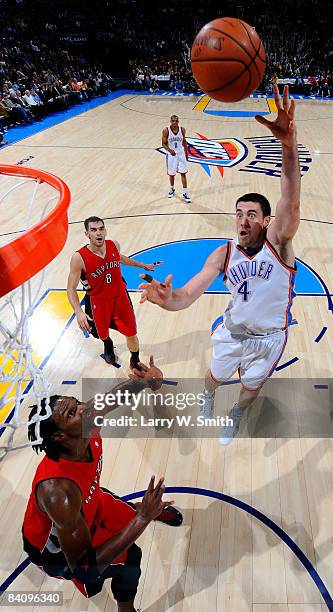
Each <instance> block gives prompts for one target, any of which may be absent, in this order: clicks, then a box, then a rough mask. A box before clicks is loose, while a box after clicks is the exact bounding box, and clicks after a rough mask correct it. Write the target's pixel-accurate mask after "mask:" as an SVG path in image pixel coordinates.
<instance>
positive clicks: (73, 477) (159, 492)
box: [22, 356, 182, 612]
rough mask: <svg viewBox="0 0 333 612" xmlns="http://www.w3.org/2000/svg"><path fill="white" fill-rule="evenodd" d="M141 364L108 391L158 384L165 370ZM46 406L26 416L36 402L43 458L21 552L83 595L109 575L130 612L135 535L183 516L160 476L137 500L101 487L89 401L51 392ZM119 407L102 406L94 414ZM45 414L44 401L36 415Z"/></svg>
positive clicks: (32, 429) (124, 611)
mask: <svg viewBox="0 0 333 612" xmlns="http://www.w3.org/2000/svg"><path fill="white" fill-rule="evenodd" d="M140 366H141V370H140V371H139V370H134V371H133V373H132V374H131V375H130V379H131V380H128V381H125V382H122V383H120V384H118V385H117V386H115V387H114V388H113V389H112V391H111V393H113V395H114V397H115V398H117V399H118V398H119V391H121V392H125V393H126V392H129V393H131V394H137V393H139V392H140V391H142V390H143V389H144V388H146V387H150V388H151V389H152V390H154V391H156V390H157V389H159V388H160V386H161V385H162V382H163V375H162V372H161V370H159V369H158V368H156V367H155V365H154V359H153V357H152V356H151V358H150V364H149V367H147V366H145V365H144V364H141V363H140ZM49 405H50V409H51V415H50V416H49V417H48V418H46V419H43V420H41V421H40V423H39V425H37V423H36V422H35V421H34V422H31V421H32V420H33V419H34V417H35V416H36V415H37V414H38V408H37V406H33V407H32V410H31V413H30V415H29V422H30V425H29V428H28V435H29V439H30V440H31V441H33V442H34V441H37V439H38V438H37V427H38V426H39V427H40V437H41V439H42V442H41V443H40V444H35V445H34V446H33V448H34V449H35V450H36V452H37V453H38V452H40V451H44V452H45V455H46V456H45V457H44V458H43V459H42V461H41V463H40V464H39V466H38V467H37V470H36V474H35V477H34V479H33V482H32V491H31V494H30V498H29V501H28V505H27V509H26V512H25V516H24V522H23V529H22V531H23V542H24V550H25V551H26V552H27V553H28V556H29V559H30V561H32V562H33V563H35V564H36V565H38V566H39V567H41V568H42V569H43V570H44V571H45V572H46V573H47V574H48V575H49V576H54V577H58V578H59V577H61V578H64V579H66V580H72V581H73V582H74V583H75V585H76V586H77V588H78V589H79V590H80V591H81V593H83V595H85V597H91V596H92V595H95V594H96V593H98V592H99V591H100V590H101V589H102V586H103V583H104V581H105V580H106V579H107V578H112V582H111V590H112V593H113V595H114V597H115V599H116V601H117V602H118V610H119V612H133V611H135V608H134V598H135V595H136V592H137V587H138V582H139V578H140V574H141V570H140V561H141V550H140V548H139V547H138V546H137V545H136V544H135V541H136V540H137V538H138V537H139V536H140V535H141V533H142V532H143V531H144V530H145V529H146V527H147V525H148V524H149V523H150V522H151V521H152V520H159V521H161V522H164V523H166V524H168V525H171V526H177V525H180V524H181V523H182V515H181V513H180V512H179V511H178V510H176V509H175V508H173V507H172V506H171V504H172V503H173V502H170V501H163V500H162V497H163V493H164V490H165V486H164V479H163V478H160V480H159V481H158V483H157V484H156V485H155V477H154V476H152V477H151V480H150V483H149V486H148V489H147V491H146V493H145V496H144V498H143V500H142V502H141V503H140V504H136V505H134V504H129V503H126V502H124V501H123V500H121V499H120V498H119V497H118V496H117V495H114V493H111V492H110V491H108V490H107V489H104V488H102V487H100V484H99V480H100V475H101V469H102V440H101V437H100V435H99V430H97V428H95V427H94V426H93V422H94V410H93V401H90V402H88V403H86V404H84V403H82V402H80V401H79V400H77V399H76V398H74V397H66V396H62V395H53V396H52V397H51V398H50V402H49ZM118 405H120V400H118ZM117 407H118V406H117V405H116V406H113V407H112V408H110V406H106V407H105V408H104V409H103V410H99V411H98V415H102V416H104V415H105V414H107V413H108V412H110V411H111V410H114V409H115V408H117ZM46 414H47V412H46V402H45V400H42V410H41V412H40V416H45V415H46ZM85 426H86V428H85ZM87 429H88V431H89V429H90V437H88V436H89V433H88V434H87V437H85V436H86V431H87ZM91 435H93V436H94V437H91Z"/></svg>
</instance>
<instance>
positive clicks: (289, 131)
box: [255, 84, 296, 147]
mask: <svg viewBox="0 0 333 612" xmlns="http://www.w3.org/2000/svg"><path fill="white" fill-rule="evenodd" d="M273 92H274V99H275V104H276V108H277V113H278V114H277V117H276V119H275V120H274V121H268V119H266V118H265V117H262V116H261V115H256V117H255V118H256V120H257V121H258V123H260V124H261V125H264V126H265V127H267V128H268V129H269V130H270V131H271V132H272V134H273V136H275V138H277V139H278V140H280V142H281V143H282V144H283V145H285V146H287V147H292V146H294V145H295V143H296V123H295V101H294V100H290V98H289V87H288V85H285V86H284V88H283V97H282V98H281V96H280V94H279V88H278V86H277V85H276V84H275V85H273Z"/></svg>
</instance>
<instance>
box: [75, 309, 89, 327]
mask: <svg viewBox="0 0 333 612" xmlns="http://www.w3.org/2000/svg"><path fill="white" fill-rule="evenodd" d="M76 320H77V323H78V326H79V328H80V329H82V330H86V331H87V332H90V331H91V327H90V325H89V321H92V320H93V319H92V318H91V317H89V315H87V314H86V313H85V312H84V311H83V310H79V312H77V313H76Z"/></svg>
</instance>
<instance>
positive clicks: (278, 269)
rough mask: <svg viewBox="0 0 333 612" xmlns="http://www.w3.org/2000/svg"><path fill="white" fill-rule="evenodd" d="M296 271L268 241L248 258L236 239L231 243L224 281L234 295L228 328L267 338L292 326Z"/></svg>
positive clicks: (228, 316) (229, 309)
mask: <svg viewBox="0 0 333 612" xmlns="http://www.w3.org/2000/svg"><path fill="white" fill-rule="evenodd" d="M295 274H296V269H294V268H291V267H290V266H287V265H286V264H285V263H284V262H283V261H282V260H281V258H280V257H279V255H278V253H277V252H276V251H275V249H274V247H273V246H272V245H271V244H270V243H269V242H268V241H267V240H265V242H264V244H263V247H262V249H261V250H260V251H259V253H256V254H255V255H252V256H250V255H248V254H247V253H246V251H245V250H244V249H243V248H242V247H241V246H239V245H238V244H237V242H236V241H235V240H231V241H230V242H229V243H228V250H227V257H226V265H225V277H224V282H225V285H226V286H227V288H228V289H229V291H230V293H231V300H230V302H229V305H228V307H227V309H226V311H225V315H224V322H225V326H226V328H227V329H228V330H229V331H230V332H231V333H234V334H237V333H239V334H245V335H266V334H270V333H274V332H276V331H277V330H281V329H282V330H283V329H286V328H287V327H288V323H289V322H290V320H291V315H290V308H291V303H292V299H293V297H294V295H295V294H294V293H293V287H294V284H295Z"/></svg>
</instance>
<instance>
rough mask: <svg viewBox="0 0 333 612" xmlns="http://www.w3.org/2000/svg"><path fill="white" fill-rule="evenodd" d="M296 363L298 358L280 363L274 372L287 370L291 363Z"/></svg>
mask: <svg viewBox="0 0 333 612" xmlns="http://www.w3.org/2000/svg"><path fill="white" fill-rule="evenodd" d="M296 361H299V358H298V357H293V359H290V361H286V362H285V363H281V365H279V366H277V367H276V368H275V370H276V371H277V372H278V371H279V370H284V368H288V367H289V366H291V365H292V364H293V363H296Z"/></svg>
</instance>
